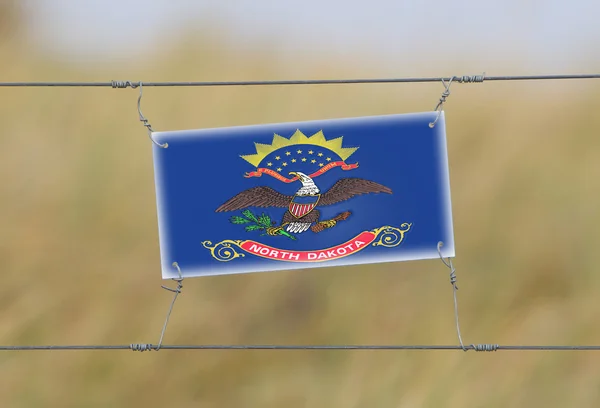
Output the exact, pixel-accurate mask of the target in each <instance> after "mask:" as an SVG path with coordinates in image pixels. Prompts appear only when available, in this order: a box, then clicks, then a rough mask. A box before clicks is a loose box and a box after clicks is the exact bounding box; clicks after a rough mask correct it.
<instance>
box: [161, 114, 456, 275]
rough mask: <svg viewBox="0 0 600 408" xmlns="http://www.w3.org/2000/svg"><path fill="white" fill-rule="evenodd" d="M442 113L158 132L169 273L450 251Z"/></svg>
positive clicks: (164, 265)
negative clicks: (440, 248)
mask: <svg viewBox="0 0 600 408" xmlns="http://www.w3.org/2000/svg"><path fill="white" fill-rule="evenodd" d="M436 115H437V113H436V112H426V113H416V114H404V115H388V116H375V117H364V118H351V119H336V120H327V121H310V122H299V123H281V124H270V125H260V126H245V127H232V128H219V129H202V130H187V131H173V132H155V133H154V134H153V137H154V139H155V140H156V141H157V142H159V143H168V147H167V148H161V147H158V146H154V147H153V149H154V151H153V154H154V166H155V179H156V194H157V208H158V221H159V237H160V251H161V262H162V276H163V278H165V279H167V278H174V277H177V274H176V270H175V269H174V268H173V266H172V263H173V262H177V263H178V264H179V266H180V267H181V270H182V273H183V275H184V276H185V277H189V276H202V275H218V274H230V273H248V272H261V271H275V270H286V269H299V268H312V267H327V266H337V265H353V264H367V263H379V262H394V261H406V260H417V259H429V258H435V257H438V256H439V255H438V252H437V244H438V242H440V241H442V242H443V243H444V246H443V247H442V254H443V256H444V257H453V256H454V239H453V231H452V211H451V203H450V184H449V174H448V159H447V151H446V136H445V122H444V116H443V113H442V116H441V117H440V119H439V121H438V122H437V124H436V126H435V127H434V128H430V127H429V123H430V122H432V121H433V120H434V119H435V117H436Z"/></svg>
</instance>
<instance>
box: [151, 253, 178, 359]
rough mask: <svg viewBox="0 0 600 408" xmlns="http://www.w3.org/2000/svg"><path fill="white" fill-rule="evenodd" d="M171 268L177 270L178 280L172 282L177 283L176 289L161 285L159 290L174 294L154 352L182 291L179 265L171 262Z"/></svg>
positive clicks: (158, 346) (157, 348) (159, 343)
mask: <svg viewBox="0 0 600 408" xmlns="http://www.w3.org/2000/svg"><path fill="white" fill-rule="evenodd" d="M173 266H174V267H175V268H177V273H178V275H179V278H173V279H172V280H173V281H175V282H177V288H175V289H171V288H168V287H166V286H164V285H161V288H163V289H165V290H168V291H170V292H173V293H175V295H174V296H173V300H172V301H171V306H170V307H169V312H168V313H167V318H166V319H165V324H164V325H163V329H162V332H161V333H160V339H159V340H158V344H157V345H156V351H158V350H160V346H161V344H162V341H163V337H164V336H165V331H166V330H167V325H168V324H169V317H171V312H172V311H173V306H174V305H175V301H176V300H177V296H179V294H180V293H181V289H183V283H182V282H183V275H182V274H181V268H179V264H178V263H177V262H173Z"/></svg>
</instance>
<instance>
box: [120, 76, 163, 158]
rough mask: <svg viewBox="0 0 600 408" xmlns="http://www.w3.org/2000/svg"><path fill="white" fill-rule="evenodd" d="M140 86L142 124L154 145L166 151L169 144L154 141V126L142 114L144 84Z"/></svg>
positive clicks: (139, 110)
mask: <svg viewBox="0 0 600 408" xmlns="http://www.w3.org/2000/svg"><path fill="white" fill-rule="evenodd" d="M113 83H114V81H113ZM138 86H139V87H140V96H139V97H138V102H137V108H138V113H139V116H140V122H142V124H143V125H144V126H145V127H146V129H148V137H149V138H150V140H152V143H154V144H155V145H157V146H158V147H162V148H163V149H166V148H167V147H169V144H168V143H165V144H160V143H158V142H157V141H156V140H154V138H153V137H152V132H154V131H153V130H152V125H151V124H150V123H149V122H148V119H146V117H144V114H143V113H142V106H141V105H142V94H143V88H142V82H140V83H139V85H138ZM132 87H133V86H132Z"/></svg>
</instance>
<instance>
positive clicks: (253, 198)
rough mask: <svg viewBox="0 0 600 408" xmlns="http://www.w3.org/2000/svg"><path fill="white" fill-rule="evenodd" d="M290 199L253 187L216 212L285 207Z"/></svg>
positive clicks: (268, 188)
mask: <svg viewBox="0 0 600 408" xmlns="http://www.w3.org/2000/svg"><path fill="white" fill-rule="evenodd" d="M292 198H293V197H292V196H287V195H283V194H281V193H278V192H277V191H275V190H273V189H272V188H270V187H264V186H260V187H253V188H249V189H248V190H244V191H242V192H241V193H239V194H238V195H236V196H234V197H232V198H230V199H229V200H227V202H225V203H224V204H223V205H221V206H220V207H219V208H217V209H216V212H223V211H235V210H239V209H242V208H246V207H287V206H288V205H290V201H292Z"/></svg>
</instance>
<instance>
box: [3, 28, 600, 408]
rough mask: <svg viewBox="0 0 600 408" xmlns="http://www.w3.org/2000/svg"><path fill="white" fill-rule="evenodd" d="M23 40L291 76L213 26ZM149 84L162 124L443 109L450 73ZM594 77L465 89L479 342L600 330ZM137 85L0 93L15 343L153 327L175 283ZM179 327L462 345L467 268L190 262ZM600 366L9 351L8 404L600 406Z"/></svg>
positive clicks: (169, 69)
mask: <svg viewBox="0 0 600 408" xmlns="http://www.w3.org/2000/svg"><path fill="white" fill-rule="evenodd" d="M19 38H20V37H15V38H13V40H11V41H4V42H3V43H1V45H0V77H1V78H2V79H3V80H6V81H10V80H103V81H106V80H110V79H138V78H139V79H142V80H177V79H270V78H286V77H289V76H288V75H287V74H288V73H290V72H298V63H297V61H290V62H286V61H279V60H277V56H276V55H275V54H268V53H265V54H261V55H250V54H247V55H243V54H239V53H236V52H233V51H231V52H230V51H228V50H227V49H221V50H217V49H215V46H214V44H215V43H214V41H215V39H214V38H209V39H204V40H202V41H201V40H200V39H198V40H197V41H195V42H194V41H190V42H186V43H183V44H184V45H182V46H181V48H178V49H173V50H172V51H171V52H170V53H168V54H167V55H165V54H164V53H165V52H164V51H162V52H161V55H158V54H157V55H155V56H152V57H153V58H148V59H147V60H145V61H142V62H139V61H136V64H129V67H127V68H125V69H122V68H121V67H122V64H121V63H120V62H119V61H115V62H111V63H107V64H105V65H104V66H95V67H81V66H80V67H76V66H73V65H68V64H67V63H62V62H60V61H57V60H55V59H53V58H52V56H47V55H41V54H36V55H34V54H31V53H29V52H27V51H24V49H26V48H23V47H20V43H19V41H20V40H19ZM207 43H210V44H212V46H211V48H210V49H207V48H204V47H203V44H207ZM163 50H164V49H163ZM157 59H158V62H156V60H157ZM150 61H155V62H151V63H150ZM273 61H275V62H274V63H272V62H273ZM302 64H305V65H304V67H305V69H304V70H303V73H304V74H302V75H300V76H302V77H305V78H306V77H313V78H317V77H339V76H344V77H351V76H354V75H357V76H379V75H390V73H389V72H384V69H383V68H382V69H379V68H374V67H373V65H372V66H371V67H369V66H366V65H363V66H362V68H361V67H357V66H354V67H352V68H346V67H347V66H348V65H350V64H349V61H335V60H321V61H318V62H316V63H311V62H310V61H309V62H304V63H302ZM365 66H366V68H365ZM465 66H466V65H465ZM465 66H461V67H460V68H461V69H462V68H465ZM446 68H447V69H446ZM446 68H444V71H443V72H449V69H452V71H450V72H463V71H464V69H463V70H462V71H455V70H453V68H454V67H446ZM405 69H406V74H407V75H411V74H414V72H413V71H412V70H410V71H409V70H408V68H405ZM411 69H412V67H411ZM438 74H439V72H438ZM145 91H146V92H145V99H144V113H145V114H146V116H147V117H148V118H149V119H150V120H151V123H152V124H153V125H154V127H155V128H156V129H157V130H169V129H185V128H202V127H214V126H232V125H241V124H255V123H265V122H284V121H299V120H309V119H323V118H335V117H348V116H363V115H376V114H388V113H401V112H413V111H423V110H430V109H431V108H433V106H434V105H435V102H436V100H437V98H438V97H439V93H440V92H441V86H438V85H435V86H434V85H431V86H427V85H398V86H393V85H381V86H380V85H373V86H362V85H358V86H330V87H327V86H324V87H308V86H307V87H269V88H254V87H253V88H218V89H217V88H202V89H186V88H178V89H156V88H154V89H146V90H145ZM597 93H598V85H597V84H595V83H586V84H585V85H584V84H581V83H569V84H557V83H552V84H550V83H502V84H500V83H486V84H483V85H463V86H461V85H457V86H455V87H454V88H453V94H452V96H451V97H450V98H449V100H448V104H447V107H446V115H447V132H448V143H449V154H450V166H451V183H452V199H453V208H454V223H455V236H456V245H457V259H456V261H455V265H456V266H457V269H458V277H459V287H460V291H459V302H460V309H461V323H462V328H463V337H464V339H465V341H466V342H468V343H492V342H493V343H501V344H594V343H598V341H599V339H600V329H599V328H598V326H597V325H596V322H597V321H598V320H599V319H600V307H599V306H598V304H597V298H598V293H600V277H599V275H598V274H597V261H596V259H595V250H596V248H598V247H599V246H600V234H599V233H598V223H599V222H600V217H599V216H598V211H597V207H598V203H600V189H599V188H598V186H597V175H598V174H600V141H599V140H600V139H599V138H598V135H597V133H598V131H597V129H598V128H599V125H600V116H598V115H597V114H596V112H597V109H598V108H599V107H600V105H599V104H598V102H597V101H596V100H594V99H593V98H594V96H595V95H596V94H597ZM136 97H137V93H136V91H132V90H130V89H129V90H112V89H83V88H82V89H60V88H57V89H26V88H21V89H6V88H5V89H2V97H1V98H0V123H1V124H2V130H3V131H2V134H1V136H0V138H1V139H0V141H1V146H2V148H1V150H0V172H1V174H2V180H3V183H2V188H1V189H0V200H1V201H0V203H1V204H0V205H1V207H0V225H2V228H1V229H0V243H1V245H0V261H1V264H2V270H3V275H4V276H3V279H2V286H1V287H0V304H1V306H2V307H1V309H0V322H1V323H2V324H1V325H0V339H1V340H0V342H1V343H2V344H128V343H132V342H153V343H155V342H156V341H157V340H158V335H159V331H160V328H161V326H162V323H163V319H164V314H165V312H166V310H167V307H168V303H169V301H170V299H171V296H170V294H169V293H167V292H165V291H163V290H162V289H160V284H162V283H163V282H162V281H161V280H160V270H159V252H158V237H157V225H156V211H155V208H156V207H155V196H154V179H153V168H152V157H151V144H150V141H149V140H148V139H147V137H146V134H145V131H144V129H143V128H142V126H141V125H140V123H139V122H138V121H137V112H136V111H135V100H136ZM165 342H166V343H169V344H193V343H212V344H215V343H228V344H230V343H284V344H339V343H374V344H391V343H396V344H455V343H456V335H455V329H454V321H453V310H452V294H451V287H450V285H449V283H448V276H447V270H446V269H445V268H444V267H443V265H442V264H441V262H439V261H424V262H408V263H399V264H387V265H378V266H369V267H353V268H344V269H341V268H334V269H330V270H323V269H320V270H306V271H300V272H281V273H263V274H251V275H234V276H219V277H209V278H198V279H189V280H188V281H187V282H186V284H185V288H184V292H183V294H182V296H180V298H179V300H178V303H177V304H176V306H175V310H174V314H173V316H172V318H171V322H170V327H169V330H168V332H167V335H166V338H165ZM599 362H600V355H599V354H594V353H592V352H572V353H559V352H509V351H503V352H497V353H478V354H476V353H474V352H469V353H462V352H460V353H459V352H435V351H434V352H410V351H400V352H382V351H379V352H365V351H331V352H326V351H319V352H311V351H306V352H303V351H202V352H194V351H161V352H158V353H143V354H141V353H132V352H127V351H120V352H119V351H117V352H109V351H82V352H2V353H1V354H0V368H1V373H2V374H1V375H2V377H1V378H2V381H0V406H3V407H30V406H31V407H33V406H36V407H37V406H78V407H79V406H86V407H95V406H98V407H100V406H111V407H131V406H140V407H154V406H177V407H196V406H202V407H225V406H227V407H241V406H244V407H247V406H256V407H263V408H266V407H282V406H286V407H290V408H291V407H435V408H441V407H465V406H466V407H507V406H510V407H528V408H529V407H532V406H538V407H542V406H543V407H565V406H578V407H589V406H597V405H598V404H599V403H600V374H599V373H598V370H597V366H598V363H599Z"/></svg>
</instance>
